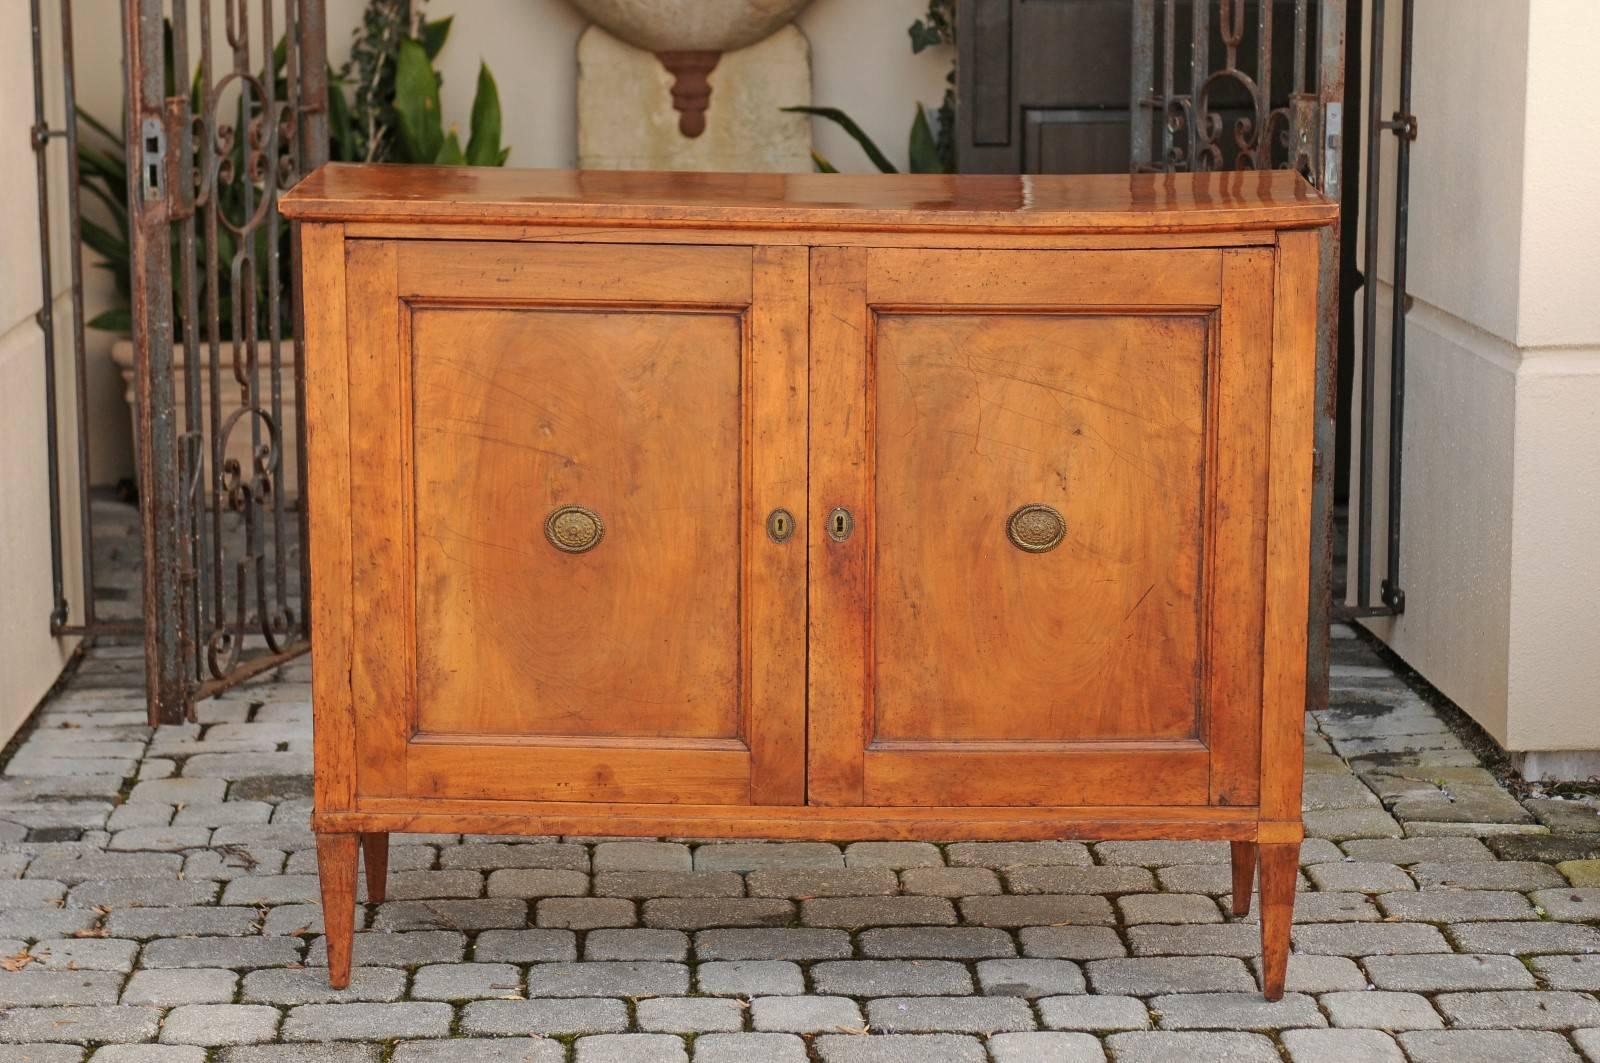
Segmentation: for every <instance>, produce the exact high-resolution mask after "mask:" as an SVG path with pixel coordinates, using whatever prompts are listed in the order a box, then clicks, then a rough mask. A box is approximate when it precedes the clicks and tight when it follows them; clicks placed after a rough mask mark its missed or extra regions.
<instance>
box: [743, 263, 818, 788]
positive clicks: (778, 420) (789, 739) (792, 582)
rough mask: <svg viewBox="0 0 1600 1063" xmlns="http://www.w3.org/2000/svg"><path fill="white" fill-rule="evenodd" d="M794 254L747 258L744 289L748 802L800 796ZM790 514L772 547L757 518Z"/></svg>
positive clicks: (801, 383)
mask: <svg viewBox="0 0 1600 1063" xmlns="http://www.w3.org/2000/svg"><path fill="white" fill-rule="evenodd" d="M809 261H810V255H809V252H808V250H807V249H806V248H803V247H761V248H757V249H756V251H755V259H754V263H753V267H752V276H751V285H752V287H753V289H754V292H753V299H752V301H751V306H750V311H749V314H750V325H749V327H750V346H749V352H748V359H749V366H748V369H747V374H748V379H749V380H750V387H749V389H748V396H749V398H748V401H749V403H750V411H749V418H750V431H749V439H748V441H747V446H748V458H747V460H748V462H749V473H748V475H747V477H746V484H747V487H746V489H745V495H746V500H747V512H746V514H745V519H744V530H743V534H742V535H741V537H740V538H741V540H742V541H743V542H745V543H747V544H748V547H747V555H746V560H745V572H746V573H747V574H748V578H749V582H750V587H749V588H748V591H747V593H746V594H745V595H744V600H745V602H746V603H747V605H746V607H747V609H748V610H749V615H748V618H747V626H746V632H747V636H746V637H747V638H748V640H749V643H748V647H747V650H746V652H745V654H744V659H745V661H747V662H748V663H749V673H750V674H749V689H748V691H747V692H746V697H745V705H746V707H747V719H746V724H745V727H746V740H747V741H748V743H749V746H750V758H751V759H750V799H751V800H752V801H753V802H755V803H756V804H764V805H796V804H803V803H804V802H805V799H806V762H805V756H804V755H803V751H804V750H805V747H806V745H805V743H806V541H807V535H808V533H807V532H806V530H805V529H806V528H807V527H809V525H810V523H811V515H810V514H809V513H808V512H807V509H806V506H807V500H806V403H807V394H806V378H807V357H808V355H807V345H806V339H807V331H808V321H807V318H806V312H807V306H808V299H807V287H808V285H809V283H810V278H809V276H808V268H809ZM779 508H782V509H786V510H788V511H789V513H790V521H791V525H794V524H795V522H797V526H791V527H790V529H789V534H790V536H791V537H790V538H789V539H788V540H787V541H785V542H775V541H773V537H772V536H771V535H769V534H768V533H767V530H766V527H767V515H768V514H769V513H771V512H773V511H774V510H777V509H779Z"/></svg>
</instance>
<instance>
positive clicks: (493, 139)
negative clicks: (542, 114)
mask: <svg viewBox="0 0 1600 1063" xmlns="http://www.w3.org/2000/svg"><path fill="white" fill-rule="evenodd" d="M441 161H443V160H441ZM466 162H467V165H468V166H499V165H501V164H502V163H504V162H505V153H504V152H502V151H501V148H500V90H499V89H498V88H496V87H495V83H494V75H493V74H491V73H489V66H488V64H487V63H479V64H478V91H477V94H476V95H474V96H473V97H472V132H471V135H470V136H469V137H468V138H467V158H466Z"/></svg>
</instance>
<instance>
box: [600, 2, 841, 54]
mask: <svg viewBox="0 0 1600 1063" xmlns="http://www.w3.org/2000/svg"><path fill="white" fill-rule="evenodd" d="M809 2H810V0H572V4H573V6H574V7H576V8H577V9H578V10H579V11H581V12H583V13H584V14H585V15H587V16H588V17H589V18H590V19H591V20H592V21H594V22H597V23H599V24H600V26H601V27H602V28H604V29H605V30H606V32H608V33H610V34H611V35H612V36H614V37H620V38H621V39H622V40H624V41H627V42H628V43H629V44H631V45H633V46H634V47H635V48H643V49H645V50H646V51H649V52H731V51H733V50H735V49H737V48H743V47H745V46H746V45H751V44H754V43H756V42H757V41H759V40H761V39H762V38H764V37H766V36H767V35H769V34H771V33H773V32H775V31H776V30H778V29H780V28H782V27H783V26H784V25H785V24H786V23H788V22H789V21H790V20H792V19H793V18H794V17H795V16H796V15H798V14H799V13H800V11H801V9H802V8H804V7H805V6H806V4H807V3H809Z"/></svg>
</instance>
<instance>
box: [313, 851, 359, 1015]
mask: <svg viewBox="0 0 1600 1063" xmlns="http://www.w3.org/2000/svg"><path fill="white" fill-rule="evenodd" d="M358 838H360V835H359V834H356V833H353V832H338V833H335V832H329V831H326V830H322V831H319V832H318V833H317V878H318V880H319V884H320V885H321V887H322V926H323V934H324V935H325V937H326V938H327V943H328V984H329V985H331V986H333V988H335V989H343V988H345V987H346V986H348V985H349V984H350V949H351V945H352V942H353V940H354V935H355V920H356V870H357V867H358V855H357V854H358V853H359V851H360V850H359V849H358V847H357V845H356V840H357V839H358Z"/></svg>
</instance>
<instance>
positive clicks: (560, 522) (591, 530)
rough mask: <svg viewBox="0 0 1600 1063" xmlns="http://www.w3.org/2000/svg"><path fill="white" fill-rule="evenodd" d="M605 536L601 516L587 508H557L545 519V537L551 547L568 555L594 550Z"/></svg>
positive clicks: (569, 506)
mask: <svg viewBox="0 0 1600 1063" xmlns="http://www.w3.org/2000/svg"><path fill="white" fill-rule="evenodd" d="M605 534H606V526H605V522H603V521H602V520H601V519H600V514H598V513H596V512H595V511H594V510H592V509H589V508H587V507H585V506H578V505H565V506H557V507H556V508H555V509H552V510H551V511H550V515H549V516H548V517H546V518H545V519H544V537H545V538H546V539H549V540H550V545H551V546H553V547H555V548H556V549H557V550H560V551H562V552H564V553H568V554H581V553H583V552H584V551H585V550H593V549H594V548H595V547H596V546H597V545H599V542H600V540H601V539H602V538H604V537H605Z"/></svg>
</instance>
